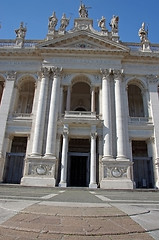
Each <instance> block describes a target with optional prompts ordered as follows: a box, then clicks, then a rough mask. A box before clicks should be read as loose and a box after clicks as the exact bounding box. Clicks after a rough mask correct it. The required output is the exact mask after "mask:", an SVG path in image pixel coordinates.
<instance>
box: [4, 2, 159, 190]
mask: <svg viewBox="0 0 159 240" xmlns="http://www.w3.org/2000/svg"><path fill="white" fill-rule="evenodd" d="M118 20H119V18H118V17H114V18H113V19H112V21H111V31H110V32H109V31H108V30H107V28H106V26H105V19H104V17H103V18H102V19H101V21H100V22H99V27H100V28H101V29H100V31H97V30H95V29H94V28H93V20H92V19H89V17H88V11H87V9H86V8H85V6H84V5H81V6H80V9H79V18H77V19H75V20H74V28H73V29H72V30H69V31H66V27H67V26H68V24H69V19H67V18H66V16H65V14H64V15H63V17H62V20H61V25H60V28H59V30H56V25H57V18H56V15H55V13H53V15H52V16H51V17H50V18H49V25H48V34H47V37H46V39H45V40H44V41H40V40H34V41H31V40H25V32H26V28H25V27H23V24H22V23H21V26H20V28H19V29H18V30H16V33H17V37H16V41H14V40H10V41H9V40H0V97H1V105H0V116H1V117H0V127H1V131H0V180H1V182H5V183H19V184H22V185H27V186H52V187H55V186H60V187H72V186H73V187H89V188H97V187H100V188H104V189H133V188H158V187H159V128H158V123H159V99H158V89H159V87H158V86H159V61H158V60H159V45H153V44H150V43H149V41H148V39H147V36H146V37H145V35H144V34H146V31H145V30H144V26H142V27H143V28H142V29H140V37H141V39H142V40H141V43H124V42H121V41H119V36H118V25H117V23H118V22H117V21H118ZM114 21H116V22H114ZM141 30H142V31H141ZM20 31H22V33H23V34H19V35H18V33H19V32H20ZM144 31H145V32H144Z"/></svg>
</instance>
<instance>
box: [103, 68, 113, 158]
mask: <svg viewBox="0 0 159 240" xmlns="http://www.w3.org/2000/svg"><path fill="white" fill-rule="evenodd" d="M101 74H102V116H103V140H104V144H103V159H110V158H111V159H112V126H111V100H110V99H111V98H110V80H111V76H112V70H111V69H109V70H108V69H101Z"/></svg>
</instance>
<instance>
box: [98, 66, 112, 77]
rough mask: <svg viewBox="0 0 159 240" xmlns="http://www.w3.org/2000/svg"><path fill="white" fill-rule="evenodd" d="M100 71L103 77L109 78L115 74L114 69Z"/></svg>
mask: <svg viewBox="0 0 159 240" xmlns="http://www.w3.org/2000/svg"><path fill="white" fill-rule="evenodd" d="M100 73H101V74H102V77H103V78H109V77H110V76H111V75H112V74H113V70H112V69H111V68H109V69H100Z"/></svg>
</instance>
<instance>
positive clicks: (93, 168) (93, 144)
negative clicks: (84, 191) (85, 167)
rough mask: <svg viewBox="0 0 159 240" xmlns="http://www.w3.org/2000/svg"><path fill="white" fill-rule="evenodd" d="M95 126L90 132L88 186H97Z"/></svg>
mask: <svg viewBox="0 0 159 240" xmlns="http://www.w3.org/2000/svg"><path fill="white" fill-rule="evenodd" d="M94 130H96V127H95V126H93V131H92V133H91V159H90V184H89V188H97V181H96V171H97V169H96V136H97V133H96V131H94Z"/></svg>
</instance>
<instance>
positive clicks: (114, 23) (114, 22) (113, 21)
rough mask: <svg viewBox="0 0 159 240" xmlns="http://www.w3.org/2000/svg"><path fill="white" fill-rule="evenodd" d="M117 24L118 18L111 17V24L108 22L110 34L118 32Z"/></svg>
mask: <svg viewBox="0 0 159 240" xmlns="http://www.w3.org/2000/svg"><path fill="white" fill-rule="evenodd" d="M118 22H119V17H118V16H115V15H113V17H112V19H111V22H110V26H111V29H112V32H114V33H117V32H118Z"/></svg>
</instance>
